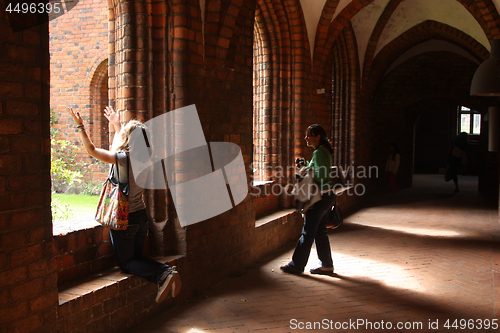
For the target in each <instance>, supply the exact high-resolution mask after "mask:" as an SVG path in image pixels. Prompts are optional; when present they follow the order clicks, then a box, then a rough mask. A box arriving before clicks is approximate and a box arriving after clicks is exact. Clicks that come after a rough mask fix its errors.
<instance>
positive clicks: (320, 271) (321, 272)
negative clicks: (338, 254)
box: [310, 267, 333, 275]
mask: <svg viewBox="0 0 500 333" xmlns="http://www.w3.org/2000/svg"><path fill="white" fill-rule="evenodd" d="M310 272H311V274H318V275H332V274H333V267H332V268H324V267H318V268H313V269H311V270H310Z"/></svg>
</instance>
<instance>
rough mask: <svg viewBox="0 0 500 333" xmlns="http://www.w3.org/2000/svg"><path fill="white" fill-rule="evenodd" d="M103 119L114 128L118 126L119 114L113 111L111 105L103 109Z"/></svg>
mask: <svg viewBox="0 0 500 333" xmlns="http://www.w3.org/2000/svg"><path fill="white" fill-rule="evenodd" d="M104 117H106V119H107V120H108V121H109V122H110V123H111V124H113V125H114V126H115V127H119V126H120V113H119V112H117V111H115V109H113V107H112V106H111V105H110V106H106V108H105V109H104Z"/></svg>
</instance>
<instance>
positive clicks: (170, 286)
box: [156, 268, 181, 303]
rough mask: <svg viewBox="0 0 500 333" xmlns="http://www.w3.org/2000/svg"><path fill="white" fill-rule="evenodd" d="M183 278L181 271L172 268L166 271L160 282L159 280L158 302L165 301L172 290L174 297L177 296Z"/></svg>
mask: <svg viewBox="0 0 500 333" xmlns="http://www.w3.org/2000/svg"><path fill="white" fill-rule="evenodd" d="M180 285H181V278H180V276H179V273H177V271H176V270H175V269H174V268H172V269H170V270H168V271H166V272H165V273H164V274H163V275H162V277H161V278H160V282H158V294H157V295H156V303H161V302H163V301H164V300H165V299H166V298H167V296H168V294H169V292H170V291H171V295H172V297H175V296H177V295H178V294H179V292H180Z"/></svg>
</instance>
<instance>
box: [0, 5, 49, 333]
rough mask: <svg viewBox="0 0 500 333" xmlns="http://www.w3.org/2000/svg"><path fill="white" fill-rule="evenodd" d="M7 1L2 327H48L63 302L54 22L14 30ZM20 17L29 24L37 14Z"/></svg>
mask: <svg viewBox="0 0 500 333" xmlns="http://www.w3.org/2000/svg"><path fill="white" fill-rule="evenodd" d="M0 8H1V9H2V10H1V11H0V45H2V52H1V56H0V151H1V154H0V248H1V249H0V300H1V301H0V327H1V330H2V331H5V332H34V331H36V332H48V331H50V330H51V329H52V327H53V323H54V322H55V321H56V313H57V307H58V292H57V273H56V264H55V260H54V253H53V249H52V244H53V241H52V219H51V212H50V138H49V130H50V128H49V126H50V111H49V45H48V25H47V24H42V25H39V26H36V27H33V28H29V29H28V28H25V29H24V30H22V29H21V30H20V31H17V32H13V31H12V30H11V27H10V24H9V21H8V18H7V16H6V12H5V10H4V6H3V3H2V4H0ZM18 19H20V20H19V21H18V22H19V23H20V24H22V23H29V22H28V21H30V20H31V21H30V22H33V19H34V18H33V17H32V16H29V15H26V17H24V18H23V17H22V15H20V16H18ZM35 19H36V18H35ZM35 22H36V20H35Z"/></svg>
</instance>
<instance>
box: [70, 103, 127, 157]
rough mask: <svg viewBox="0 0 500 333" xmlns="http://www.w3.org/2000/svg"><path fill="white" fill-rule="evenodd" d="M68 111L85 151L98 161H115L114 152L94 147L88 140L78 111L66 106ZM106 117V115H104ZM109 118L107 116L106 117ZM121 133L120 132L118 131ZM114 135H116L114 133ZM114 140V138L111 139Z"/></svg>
mask: <svg viewBox="0 0 500 333" xmlns="http://www.w3.org/2000/svg"><path fill="white" fill-rule="evenodd" d="M68 112H69V114H70V115H71V117H72V118H73V121H74V122H75V124H76V127H77V128H78V132H80V139H81V140H82V143H83V146H84V147H85V150H86V151H87V153H88V154H89V155H90V156H92V157H94V158H96V159H98V160H99V161H102V162H104V163H110V164H111V163H115V153H114V152H111V151H109V150H106V149H101V148H96V146H95V145H94V143H93V142H92V140H90V138H89V136H88V135H87V132H86V131H85V126H84V124H83V119H82V117H81V116H80V113H79V112H78V111H76V112H75V111H73V108H68ZM106 118H108V117H106ZM108 119H109V118H108ZM120 134H121V133H120ZM115 137H116V135H115ZM113 141H114V140H113Z"/></svg>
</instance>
